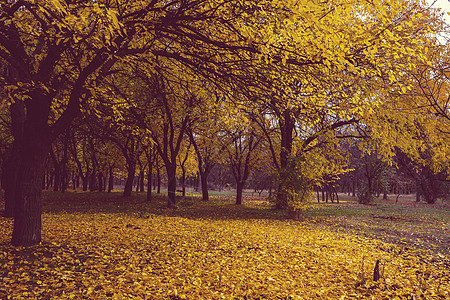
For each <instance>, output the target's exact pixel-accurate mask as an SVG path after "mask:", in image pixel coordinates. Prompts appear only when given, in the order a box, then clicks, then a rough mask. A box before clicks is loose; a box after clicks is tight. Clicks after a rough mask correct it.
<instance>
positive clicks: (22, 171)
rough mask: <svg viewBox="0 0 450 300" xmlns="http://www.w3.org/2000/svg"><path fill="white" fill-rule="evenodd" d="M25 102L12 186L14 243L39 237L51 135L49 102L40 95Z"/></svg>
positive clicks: (37, 240) (22, 243)
mask: <svg viewBox="0 0 450 300" xmlns="http://www.w3.org/2000/svg"><path fill="white" fill-rule="evenodd" d="M31 96H32V99H33V101H30V102H29V103H28V105H27V117H26V120H25V123H24V130H23V138H21V139H19V140H20V141H21V142H20V143H19V144H20V146H19V147H18V158H19V166H18V176H17V180H16V183H15V185H14V188H15V190H16V191H15V210H14V229H13V234H12V240H11V243H12V245H14V246H31V245H36V244H39V243H40V241H41V213H42V200H41V191H42V189H41V188H42V177H43V176H44V171H45V161H46V157H47V155H48V153H49V151H50V146H51V137H50V133H51V132H50V130H49V127H48V125H47V116H48V113H49V106H48V105H50V102H49V101H47V100H48V99H46V98H45V97H44V96H43V95H40V94H35V95H31Z"/></svg>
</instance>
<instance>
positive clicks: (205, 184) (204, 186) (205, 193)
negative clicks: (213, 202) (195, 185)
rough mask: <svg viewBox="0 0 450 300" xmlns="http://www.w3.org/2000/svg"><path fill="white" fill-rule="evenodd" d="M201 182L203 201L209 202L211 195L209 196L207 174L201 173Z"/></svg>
mask: <svg viewBox="0 0 450 300" xmlns="http://www.w3.org/2000/svg"><path fill="white" fill-rule="evenodd" d="M200 181H201V184H202V200H203V201H208V200H209V194H208V177H207V176H206V174H205V173H204V172H203V173H200Z"/></svg>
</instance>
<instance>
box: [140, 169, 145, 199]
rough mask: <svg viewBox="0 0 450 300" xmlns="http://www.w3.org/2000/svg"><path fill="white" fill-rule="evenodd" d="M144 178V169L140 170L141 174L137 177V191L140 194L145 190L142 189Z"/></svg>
mask: <svg viewBox="0 0 450 300" xmlns="http://www.w3.org/2000/svg"><path fill="white" fill-rule="evenodd" d="M144 177H145V174H144V169H142V170H141V172H140V175H139V191H140V192H141V193H143V192H144V190H145V189H144Z"/></svg>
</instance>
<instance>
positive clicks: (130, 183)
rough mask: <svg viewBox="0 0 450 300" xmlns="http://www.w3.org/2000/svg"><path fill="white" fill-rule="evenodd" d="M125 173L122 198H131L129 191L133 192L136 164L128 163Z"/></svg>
mask: <svg viewBox="0 0 450 300" xmlns="http://www.w3.org/2000/svg"><path fill="white" fill-rule="evenodd" d="M127 171H128V175H127V181H126V182H125V188H124V190H123V196H124V197H129V196H131V191H132V190H133V180H134V175H135V172H136V162H131V161H130V162H128V166H127Z"/></svg>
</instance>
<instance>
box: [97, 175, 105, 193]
mask: <svg viewBox="0 0 450 300" xmlns="http://www.w3.org/2000/svg"><path fill="white" fill-rule="evenodd" d="M97 177H98V191H99V192H103V191H104V187H105V185H104V184H103V182H104V176H103V173H102V172H98V176H97Z"/></svg>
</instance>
